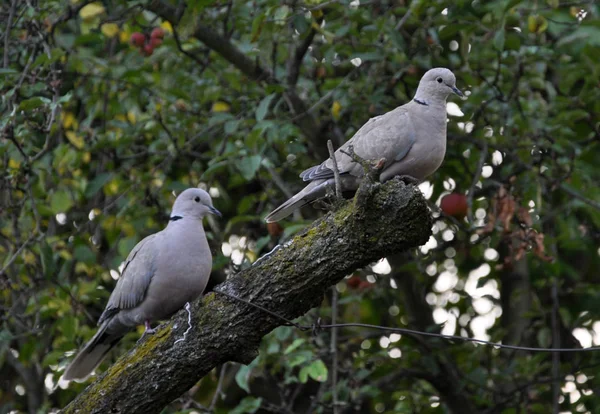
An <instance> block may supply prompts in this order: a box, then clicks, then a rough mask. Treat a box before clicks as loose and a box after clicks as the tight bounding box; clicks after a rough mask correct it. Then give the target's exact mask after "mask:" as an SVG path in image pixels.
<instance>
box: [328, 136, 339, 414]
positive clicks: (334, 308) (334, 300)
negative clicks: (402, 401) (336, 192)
mask: <svg viewBox="0 0 600 414" xmlns="http://www.w3.org/2000/svg"><path fill="white" fill-rule="evenodd" d="M327 144H328V145H330V144H331V141H328V143H327ZM329 151H330V152H331V147H330V150H329ZM335 171H337V167H336V169H335ZM338 175H339V173H338ZM337 313H338V292H337V288H336V286H333V287H332V289H331V324H332V325H335V324H336V323H337ZM337 338H338V330H337V328H336V327H334V328H332V329H331V344H330V351H331V394H332V404H333V414H338V413H339V412H340V411H339V408H340V407H339V406H338V390H337V380H338V378H337V374H338V352H337Z"/></svg>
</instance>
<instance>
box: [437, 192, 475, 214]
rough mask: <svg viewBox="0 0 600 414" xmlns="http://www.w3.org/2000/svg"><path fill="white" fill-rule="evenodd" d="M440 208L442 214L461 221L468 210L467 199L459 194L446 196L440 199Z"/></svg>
mask: <svg viewBox="0 0 600 414" xmlns="http://www.w3.org/2000/svg"><path fill="white" fill-rule="evenodd" d="M440 208H441V209H442V211H443V212H444V214H446V215H448V216H452V217H456V218H457V219H459V220H462V219H463V218H465V216H466V215H467V210H468V208H469V206H468V205H467V197H465V195H464V194H460V193H452V194H447V195H445V196H444V197H442V201H441V203H440Z"/></svg>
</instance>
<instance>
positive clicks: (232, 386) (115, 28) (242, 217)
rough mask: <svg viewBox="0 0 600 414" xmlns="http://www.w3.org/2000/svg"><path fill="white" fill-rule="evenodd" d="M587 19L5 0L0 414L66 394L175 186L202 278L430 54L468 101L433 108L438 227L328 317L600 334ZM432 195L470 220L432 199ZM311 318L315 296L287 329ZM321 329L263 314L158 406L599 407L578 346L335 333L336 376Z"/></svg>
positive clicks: (265, 233) (240, 257)
mask: <svg viewBox="0 0 600 414" xmlns="http://www.w3.org/2000/svg"><path fill="white" fill-rule="evenodd" d="M599 17H600V7H599V6H598V4H596V3H595V2H593V1H579V2H578V1H559V0H538V1H519V0H486V1H484V0H475V1H471V0H468V1H465V0H457V1H442V0H421V1H419V0H416V1H408V0H406V1H405V0H387V1H386V0H373V1H359V0H353V1H348V0H340V1H322V0H306V1H296V0H286V1H280V0H254V1H245V0H235V1H234V0H229V1H227V0H222V1H195V2H194V1H188V2H187V3H186V2H184V1H158V0H156V1H125V0H120V1H119V0H107V1H103V2H81V1H76V0H74V1H69V2H65V1H58V0H56V1H55V0H45V1H28V2H22V1H18V0H5V1H3V2H2V4H1V5H0V21H2V22H3V23H2V24H1V25H0V50H1V53H0V59H1V62H0V89H1V90H2V99H1V101H0V111H1V115H0V158H1V162H2V175H1V178H0V266H1V272H0V413H8V412H28V413H38V412H39V413H45V412H51V411H53V410H56V409H59V408H61V407H64V406H65V405H66V404H67V403H68V402H69V401H70V400H71V399H73V398H74V397H75V396H76V395H77V393H78V392H79V391H81V390H82V389H83V387H84V386H85V384H76V383H73V384H70V385H69V386H68V387H67V384H65V383H63V382H60V381H59V378H60V376H61V374H62V371H63V370H64V367H65V365H66V364H67V363H68V361H69V360H70V356H71V355H72V353H73V351H74V350H76V349H77V348H79V347H80V346H81V345H82V344H83V343H85V342H86V341H87V340H88V339H89V338H90V337H91V336H92V335H93V333H94V331H95V322H96V320H97V318H98V316H99V314H100V313H101V311H102V310H103V308H104V306H105V304H106V300H107V298H108V295H109V293H110V291H111V290H112V288H113V286H114V283H115V279H116V278H118V276H119V266H120V264H121V263H122V262H123V260H124V259H125V257H126V256H127V254H128V252H129V250H130V249H131V248H132V247H133V246H134V245H135V244H136V243H137V242H138V241H139V240H141V239H142V238H143V237H144V236H146V235H148V234H150V233H153V232H156V231H158V230H160V229H161V228H162V227H163V226H164V225H165V223H166V218H167V217H168V213H169V209H170V206H171V203H172V201H173V200H174V193H176V192H178V191H180V190H182V189H184V188H187V187H190V186H197V185H202V186H203V187H204V188H206V189H208V190H209V191H210V193H211V195H212V196H213V199H214V204H215V206H216V207H217V208H218V209H219V210H221V211H222V212H223V213H224V219H223V220H221V221H214V220H210V221H209V223H208V226H207V229H208V231H209V238H210V242H211V246H212V247H213V249H214V254H215V270H214V274H213V278H214V279H215V282H217V281H219V280H223V279H224V278H225V277H226V276H227V275H229V274H233V273H235V272H236V271H239V269H241V268H243V267H245V266H248V265H249V264H251V263H252V262H253V261H255V260H256V259H257V258H258V257H259V256H260V255H262V254H264V253H266V252H267V251H269V250H270V249H271V248H272V247H273V246H274V245H276V244H277V243H279V242H283V241H285V240H286V239H287V238H289V236H290V235H292V234H294V233H295V232H296V231H298V230H299V229H301V228H302V227H304V226H305V225H306V224H307V223H309V222H310V221H312V220H313V219H314V218H316V217H318V216H319V215H320V214H322V212H321V211H320V210H318V209H315V208H312V207H306V208H304V209H302V210H301V212H300V213H298V214H296V215H294V216H293V218H290V219H288V220H285V221H283V222H282V223H281V226H278V225H271V226H270V227H267V226H266V225H265V223H264V221H263V218H264V216H265V215H266V214H267V213H268V212H269V211H270V210H272V209H273V208H274V207H276V206H277V205H278V204H279V203H280V202H282V201H284V200H285V199H286V198H287V197H288V196H289V195H290V194H292V193H294V192H295V191H297V190H299V189H300V188H301V187H302V182H301V180H300V179H299V178H298V174H299V173H300V172H301V171H302V170H304V169H305V168H307V167H310V166H312V165H315V164H317V163H319V162H321V161H322V160H324V159H325V157H327V146H326V142H327V140H328V139H331V140H332V141H333V143H334V146H335V147H338V146H339V145H340V144H341V143H343V142H344V141H345V140H346V139H348V138H350V137H351V136H352V134H353V133H354V132H356V131H357V130H358V128H359V127H360V126H361V125H362V124H363V123H365V122H366V121H367V120H368V119H369V118H370V117H372V116H376V115H379V114H382V113H384V112H387V111H389V110H391V109H393V108H395V107H396V106H399V105H401V104H404V103H406V102H408V101H409V100H410V99H411V98H412V94H413V93H414V92H415V90H416V86H417V84H418V81H419V79H420V76H421V75H422V74H423V73H424V72H425V71H426V70H428V69H430V68H432V67H436V66H445V67H448V68H450V69H452V70H453V71H454V73H455V74H456V76H457V85H458V87H459V88H460V89H461V90H463V91H464V92H466V93H467V95H468V98H467V99H465V100H460V99H458V98H456V97H453V98H450V101H451V103H449V105H448V111H449V115H450V116H449V124H448V150H447V154H446V159H445V162H444V164H443V165H442V167H441V168H440V170H438V172H437V173H436V174H435V175H434V176H433V177H430V178H431V179H430V181H428V182H426V183H423V184H421V189H422V190H423V192H424V193H425V194H426V196H427V197H428V199H429V200H430V202H431V205H432V209H433V211H434V215H435V216H436V222H435V226H434V229H433V231H434V235H433V236H432V238H431V239H430V241H429V242H428V243H427V245H426V246H424V247H422V248H420V249H419V250H418V251H415V252H413V253H412V254H411V255H410V257H408V256H402V257H394V258H389V260H386V261H381V262H379V263H377V264H374V266H371V267H368V268H365V269H361V270H359V271H357V272H355V273H354V274H353V275H349V277H348V278H347V279H345V280H344V281H343V282H341V283H339V284H338V285H337V286H336V289H337V291H338V294H339V303H338V308H337V312H338V320H339V321H342V322H364V323H374V324H379V325H387V326H401V327H407V328H412V329H420V330H426V331H432V332H443V333H446V334H457V335H464V336H470V337H477V338H482V339H490V340H493V341H501V342H503V343H507V344H519V345H524V346H534V347H569V348H572V347H589V346H593V345H600V286H599V284H598V282H599V281H600V275H599V273H598V269H599V268H600V256H599V255H600V230H599V227H600V189H599V186H598V181H599V179H600V170H599V168H598V165H599V164H600V152H599V151H598V149H599V142H600V19H599ZM157 27H161V28H162V29H163V30H164V39H163V41H162V42H160V44H158V43H159V42H155V43H154V44H152V46H151V47H150V46H149V45H150V41H151V38H150V33H151V31H152V30H153V29H155V28H157ZM134 32H139V33H142V34H143V35H144V36H145V38H144V39H143V42H142V46H141V47H137V46H135V45H133V44H132V43H131V42H130V40H131V35H132V34H133V33H134ZM450 192H458V193H460V194H466V195H467V201H468V204H469V207H470V208H469V212H468V215H467V217H465V218H462V217H459V218H456V217H448V216H446V215H444V214H440V213H439V209H438V208H437V207H435V204H436V203H437V204H438V205H439V203H440V199H441V198H442V197H443V196H444V195H445V194H447V193H450ZM330 315H331V301H330V299H329V298H326V299H325V300H324V301H323V303H322V305H321V307H319V308H318V309H314V310H313V311H311V312H309V314H307V315H306V316H305V317H304V318H303V319H304V320H303V321H302V322H303V323H311V322H314V321H315V320H316V319H317V318H318V317H322V318H324V319H326V320H328V319H329V318H330ZM330 335H331V332H328V331H323V332H321V333H319V334H318V335H316V336H313V335H311V334H310V333H302V332H298V331H296V330H293V329H291V328H288V327H283V328H279V329H277V330H276V331H274V332H273V333H271V334H269V335H268V336H267V337H266V338H264V340H263V343H262V347H261V352H260V356H259V357H258V358H257V359H256V360H255V361H254V362H253V363H252V364H251V365H249V366H247V367H244V366H238V365H236V364H233V363H231V364H228V365H226V367H225V369H224V370H223V371H220V370H215V372H213V373H212V374H211V375H209V376H207V377H205V378H203V379H202V380H201V381H200V382H199V383H198V384H197V385H196V386H195V387H194V388H193V389H192V390H190V391H189V392H188V393H186V394H185V395H183V396H182V397H181V398H180V399H179V400H177V401H174V402H173V403H171V404H170V405H169V406H168V407H167V408H165V410H164V412H165V413H187V412H207V411H213V412H216V413H254V412H258V413H267V412H277V413H313V412H314V413H329V412H334V408H335V412H338V413H354V412H356V413H359V412H360V413H409V412H410V413H430V412H431V413H450V412H452V413H502V414H512V413H515V414H516V413H525V412H526V413H550V412H555V413H558V412H581V413H585V412H588V413H598V412H600V397H599V396H598V395H600V394H599V393H600V389H599V388H600V377H599V376H598V375H597V372H598V366H599V365H600V354H599V353H598V352H592V353H581V354H560V355H559V354H556V355H555V356H554V357H553V356H552V354H548V353H531V352H521V351H518V352H517V351H499V350H498V349H494V348H490V347H483V346H474V345H472V344H468V343H449V342H447V341H443V340H434V339H415V338H412V337H407V336H400V335H389V334H385V333H382V332H377V331H366V330H361V329H344V330H341V331H340V332H339V338H338V341H337V357H338V359H339V372H338V381H337V384H332V381H331V377H332V376H331V375H330V374H331V372H330V370H331V364H332V362H331V361H332V353H331V352H330ZM136 339H137V335H136V334H132V335H131V336H128V337H127V340H125V341H122V342H121V343H120V345H119V346H118V351H117V353H116V354H117V355H118V354H119V353H123V352H124V351H125V350H126V349H130V348H131V347H132V346H133V345H134V342H135V340H136ZM115 357H116V356H112V357H111V358H108V359H107V360H106V361H105V362H104V363H103V364H102V365H101V366H100V369H99V370H100V371H103V370H105V369H106V367H107V366H108V365H109V364H110V363H111V361H112V360H114V358H115ZM220 373H223V375H222V389H221V390H222V391H223V394H222V395H221V394H219V395H216V397H215V391H216V388H217V383H218V379H219V376H220ZM334 385H335V386H336V387H337V394H338V400H339V405H337V406H336V407H333V406H332V387H333V386H334Z"/></svg>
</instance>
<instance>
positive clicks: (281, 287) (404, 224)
mask: <svg viewBox="0 0 600 414" xmlns="http://www.w3.org/2000/svg"><path fill="white" fill-rule="evenodd" d="M364 185H365V186H366V187H367V188H366V191H360V192H359V196H358V197H357V198H356V199H354V200H353V201H349V202H346V203H345V204H342V206H341V207H340V208H339V209H338V210H337V211H335V212H332V213H330V214H327V215H326V216H325V217H323V218H322V219H319V220H317V221H316V222H314V223H313V224H312V225H311V226H310V227H308V228H307V229H306V230H305V231H303V232H302V233H300V234H298V235H297V236H295V237H294V238H293V239H292V241H291V243H289V244H286V245H285V246H284V247H282V248H280V249H279V250H278V251H276V252H275V253H273V254H272V255H271V256H269V257H267V258H265V259H263V260H260V261H259V262H258V263H257V264H255V265H254V266H252V267H250V268H249V269H246V270H244V271H242V272H240V273H239V274H238V275H236V276H234V277H232V278H231V279H229V280H227V281H226V282H224V283H223V284H221V285H219V286H218V287H217V290H221V291H223V292H226V293H228V294H231V295H235V296H237V297H240V298H244V299H246V300H249V301H251V302H253V303H256V304H258V305H261V306H263V307H265V308H267V309H269V310H271V311H273V312H276V313H278V314H280V315H282V316H284V317H286V318H289V319H294V318H297V317H299V316H302V315H303V314H304V313H306V312H307V311H308V310H310V309H311V308H313V307H315V306H317V305H318V304H319V303H321V301H322V299H323V295H324V294H325V292H326V291H327V289H328V288H329V287H330V286H332V285H333V284H335V283H337V282H338V281H340V280H341V279H342V278H343V277H344V276H346V275H347V274H349V273H351V272H352V271H354V270H356V269H357V268H360V267H363V266H365V265H367V264H369V263H372V262H374V261H376V260H378V259H380V258H381V257H385V256H387V255H390V254H393V253H396V252H400V251H406V250H407V249H410V248H413V247H416V246H419V245H421V244H423V243H425V242H426V241H427V239H428V238H429V236H430V231H431V224H432V222H431V217H430V214H429V210H428V208H427V205H426V203H425V200H424V199H423V197H422V195H421V193H420V192H419V190H418V189H416V188H415V187H412V186H405V185H404V183H402V182H400V181H398V180H391V181H389V182H387V183H386V184H379V183H375V184H370V183H369V184H364ZM187 318H188V315H187V313H186V312H185V311H181V312H179V313H178V314H177V315H176V316H175V317H174V318H173V319H172V320H171V321H170V322H169V323H167V324H164V325H162V326H161V327H159V330H158V331H157V333H155V334H154V335H150V336H149V337H148V338H147V339H145V340H144V341H142V342H141V343H140V344H139V345H138V346H136V347H135V348H134V349H133V350H131V351H130V352H129V353H127V354H126V355H124V356H123V357H121V358H120V359H119V360H118V361H117V362H116V363H115V364H114V365H113V366H112V367H111V368H110V369H109V370H108V371H107V372H105V373H104V374H102V375H100V376H99V378H98V379H97V380H96V381H95V382H94V383H93V384H92V385H90V386H89V387H88V388H86V389H85V390H84V391H83V392H82V393H81V394H80V395H79V396H78V397H77V398H76V399H75V400H74V401H73V402H71V404H69V406H67V407H66V408H65V409H64V410H63V413H83V412H85V413H106V412H110V413H128V414H129V413H134V414H135V413H157V412H160V411H161V410H162V408H163V407H164V406H166V405H167V404H168V403H169V402H171V401H172V400H174V399H176V398H177V397H179V396H180V395H181V394H183V393H184V392H185V391H187V390H188V389H189V388H190V387H192V386H193V385H194V384H195V383H196V382H197V381H198V380H199V379H200V378H202V377H203V376H205V375H206V374H208V373H209V372H210V371H211V370H212V369H214V368H215V367H216V366H218V365H219V364H222V363H224V362H226V361H237V362H241V363H245V364H247V363H249V362H251V361H252V360H253V359H254V358H255V357H256V355H257V352H258V351H257V350H258V346H259V344H260V342H261V339H262V337H263V336H264V335H266V334H267V333H269V332H270V331H272V330H273V329H275V328H276V327H278V326H280V325H281V324H282V322H281V320H280V319H277V318H275V317H273V316H270V315H268V314H266V313H265V312H262V311H260V310H258V309H256V308H254V307H251V306H249V305H246V304H243V303H240V302H237V301H233V300H231V299H229V298H227V297H225V296H223V295H218V294H215V293H211V294H209V295H207V296H206V297H204V298H203V299H202V300H199V301H197V302H195V303H194V304H193V306H192V325H193V328H192V329H191V330H190V332H189V333H188V335H187V337H186V339H185V340H183V341H179V342H177V343H175V341H177V340H178V339H180V338H182V337H183V332H184V331H185V330H186V328H187V326H188V325H187Z"/></svg>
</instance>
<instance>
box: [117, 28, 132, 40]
mask: <svg viewBox="0 0 600 414" xmlns="http://www.w3.org/2000/svg"><path fill="white" fill-rule="evenodd" d="M129 36H131V33H129V32H128V31H126V30H121V31H120V32H119V42H121V43H129Z"/></svg>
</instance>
